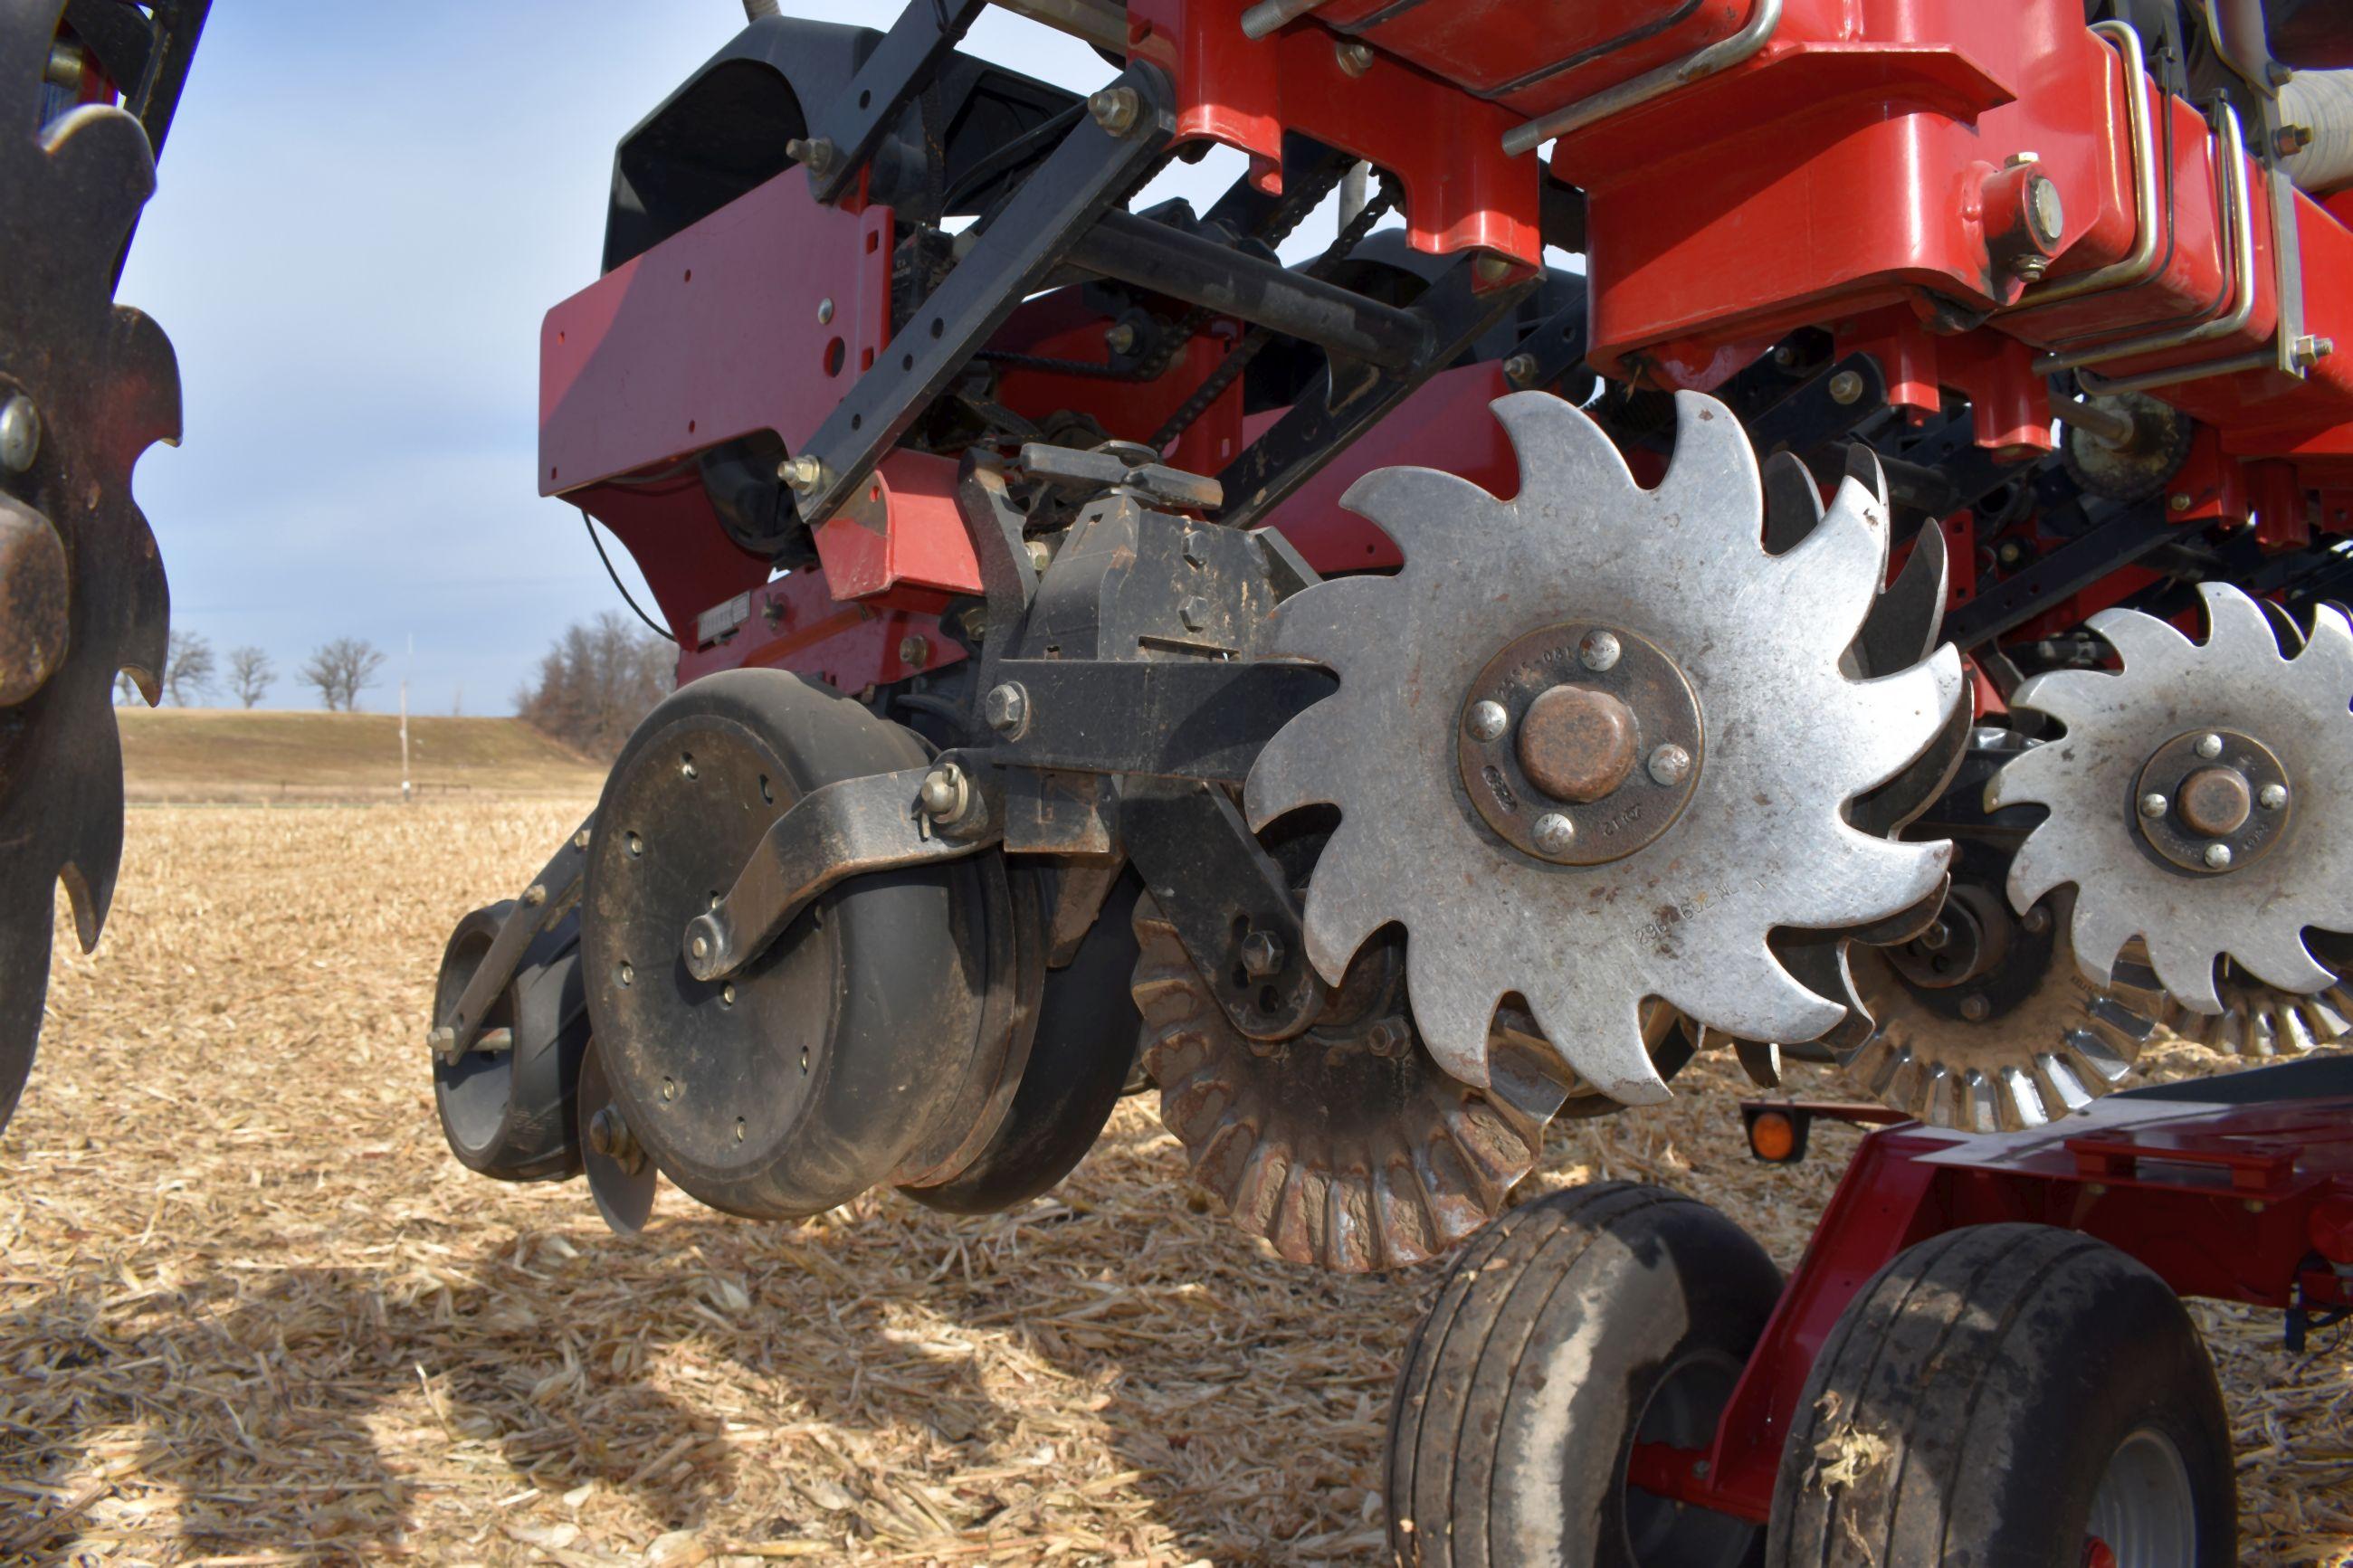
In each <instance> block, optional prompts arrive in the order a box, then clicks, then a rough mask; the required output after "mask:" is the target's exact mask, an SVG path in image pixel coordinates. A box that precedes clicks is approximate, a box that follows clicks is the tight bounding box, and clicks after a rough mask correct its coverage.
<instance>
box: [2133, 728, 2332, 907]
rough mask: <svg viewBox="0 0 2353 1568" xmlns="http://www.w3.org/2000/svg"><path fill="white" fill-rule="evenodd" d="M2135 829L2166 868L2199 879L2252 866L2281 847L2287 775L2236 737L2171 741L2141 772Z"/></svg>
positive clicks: (2205, 734)
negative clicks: (2181, 870)
mask: <svg viewBox="0 0 2353 1568" xmlns="http://www.w3.org/2000/svg"><path fill="white" fill-rule="evenodd" d="M2134 794H2135V795H2136V797H2137V804H2136V808H2135V811H2134V821H2135V823H2136V824H2137V826H2138V827H2139V829H2140V836H2141V837H2142V838H2143V839H2144V840H2145V841H2147V844H2148V846H2149V847H2150V848H2152V849H2155V850H2156V851H2157V852H2158V855H2160V856H2162V857H2163V858H2165V859H2166V860H2167V861H2168V862H2170V863H2171V864H2173V865H2175V866H2178V867H2179V868H2182V869H2183V870H2185V871H2193V872H2197V873H2199V874H2200V875H2201V876H2221V875H2227V874H2228V873H2230V872H2232V871H2235V870H2239V869H2242V868H2244V867H2246V866H2249V865H2252V864H2253V862H2254V861H2256V860H2258V859H2260V858H2263V856H2264V855H2265V854H2267V853H2268V852H2269V851H2270V850H2271V847H2272V846H2274V844H2276V843H2278V842H2279V840H2280V837H2281V836H2282V833H2283V831H2284V829H2285V828H2286V826H2287V825H2288V817H2289V813H2290V810H2291V806H2292V803H2293V795H2292V792H2291V791H2290V790H2289V788H2288V782H2287V770H2286V768H2285V767H2284V765H2283V764H2282V763H2281V762H2280V760H2279V758H2278V756H2277V755H2276V754H2275V753H2274V752H2273V751H2272V749H2271V748H2270V747H2269V746H2266V745H2265V744H2263V742H2261V741H2258V740H2256V739H2255V738H2254V737H2253V736H2252V735H2248V734H2244V733H2242V732H2241V731H2236V730H2191V731H2186V732H2184V733H2182V734H2179V735H2176V736H2175V737H2173V739H2171V740H2169V741H2168V742H2165V744H2163V745H2162V746H2159V747H2158V749H2157V750H2156V751H2155V752H2152V753H2150V755H2149V759H2148V761H2147V763H2143V764H2142V765H2141V770H2140V776H2139V780H2138V782H2137V786H2136V788H2135V791H2134Z"/></svg>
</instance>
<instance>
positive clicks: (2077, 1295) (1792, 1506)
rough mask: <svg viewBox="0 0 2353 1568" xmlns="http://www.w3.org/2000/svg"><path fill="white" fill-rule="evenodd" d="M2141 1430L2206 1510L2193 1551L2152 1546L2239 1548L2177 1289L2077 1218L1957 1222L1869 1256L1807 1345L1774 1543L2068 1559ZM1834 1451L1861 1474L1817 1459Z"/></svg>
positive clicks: (2217, 1407) (2223, 1456) (2227, 1475)
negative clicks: (1869, 1268) (2111, 1471)
mask: <svg viewBox="0 0 2353 1568" xmlns="http://www.w3.org/2000/svg"><path fill="white" fill-rule="evenodd" d="M2145 1430H2146V1431H2153V1432H2155V1433H2158V1434H2160V1435H2161V1436H2163V1437H2164V1438H2165V1439H2166V1440H2167V1441H2168V1442H2169V1443H2170V1444H2171V1445H2172V1446H2173V1448H2174V1450H2175V1452H2176V1453H2177V1454H2178V1456H2179V1459H2180V1461H2181V1466H2182V1472H2183V1473H2182V1478H2181V1479H2182V1481H2183V1483H2184V1485H2185V1487H2186V1489H2187V1495H2188V1498H2189V1505H2190V1507H2191V1508H2192V1509H2193V1510H2194V1514H2195V1524H2194V1529H2193V1531H2191V1532H2190V1538H2189V1539H2190V1542H2191V1544H2192V1545H2193V1547H2194V1551H2193V1552H2192V1554H2191V1555H2189V1556H2188V1557H2186V1558H2181V1559H2168V1558H2165V1557H2161V1556H2160V1557H2158V1558H2155V1559H2144V1561H2155V1562H2157V1563H2166V1562H2168V1561H2175V1562H2179V1563H2196V1564H2199V1565H2200V1568H2204V1565H2206V1564H2212V1565H2213V1568H2224V1565H2225V1564H2229V1563H2236V1562H2237V1561H2238V1500H2237V1490H2236V1485H2235V1482H2234V1479H2233V1477H2234V1471H2233V1468H2232V1454H2231V1428H2230V1423H2229V1420H2228V1418H2227V1417H2226V1415H2224V1413H2223V1408H2222V1394H2221V1389H2220V1388H2219V1387H2218V1386H2217V1385H2216V1384H2215V1380H2214V1367H2213V1363H2211V1361H2210V1360H2209V1359H2208V1358H2207V1355H2206V1348H2205V1346H2204V1345H2203V1344H2202V1343H2200V1341H2199V1338H2198V1331H2197V1329H2196V1327H2195V1326H2194V1325H2193V1324H2191V1322H2190V1321H2189V1313H2188V1312H2186V1311H2184V1310H2182V1306H2181V1302H2180V1300H2179V1299H2178V1298H2177V1297H2176V1296H2175V1295H2174V1293H2173V1292H2172V1290H2171V1289H2168V1287H2167V1286H2166V1284H2165V1282H2164V1281H2163V1280H2162V1279H2158V1277H2157V1276H2156V1275H2155V1274H2153V1273H2151V1272H2150V1271H2149V1270H2148V1269H2147V1268H2145V1267H2143V1266H2142V1265H2141V1264H2140V1263H2138V1262H2137V1261H2136V1260H2135V1259H2133V1258H2129V1257H2126V1255H2125V1254H2124V1253H2122V1252H2119V1251H2117V1250H2116V1248H2115V1247H2110V1246H2108V1245H2107V1244H2106V1243H2105V1242H2100V1241H2095V1240H2094V1239H2092V1238H2091V1237H2085V1236H2081V1235H2078V1234H2077V1233H2075V1232H2073V1231H2066V1230H2059V1229H2055V1228H2053V1227H2052V1226H2039V1225H1980V1226H1968V1227H1966V1228H1964V1229H1960V1230H1956V1231H1948V1232H1947V1233H1946V1234H1945V1235H1943V1236H1939V1237H1934V1238H1932V1239H1930V1240H1928V1241H1924V1242H1922V1243H1920V1245H1918V1246H1917V1247H1912V1248H1910V1249H1909V1250H1908V1251H1905V1252H1904V1253H1901V1254H1899V1255H1898V1256H1897V1257H1896V1258H1894V1259H1893V1260H1892V1261H1891V1262H1889V1263H1888V1265H1887V1266H1886V1267H1885V1268H1882V1269H1881V1270H1880V1271H1879V1272H1878V1273H1877V1274H1876V1275H1874V1276H1873V1278H1872V1279H1871V1281H1870V1282H1869V1283H1868V1284H1866V1285H1865V1286H1864V1287H1863V1288H1862V1291H1861V1292H1860V1293H1859V1294H1858V1295H1857V1296H1856V1297H1855V1299H1854V1300H1852V1302H1850V1303H1848V1305H1847V1310H1845V1312H1844V1313H1842V1314H1841V1316H1840V1318H1839V1321H1838V1324H1837V1326H1836V1327H1835V1328H1834V1329H1832V1330H1831V1336H1830V1338H1829V1340H1828V1341H1827V1342H1825V1343H1824V1344H1823V1346H1822V1349H1821V1352H1820V1355H1819V1356H1818V1357H1817V1358H1816V1359H1815V1362H1814V1367H1813V1371H1812V1373H1811V1374H1810V1375H1809V1376H1808V1378H1807V1379H1806V1386H1805V1391H1804V1393H1803V1394H1801V1395H1800V1397H1799V1405H1798V1411H1797V1415H1796V1417H1795V1418H1794V1419H1793V1421H1792V1422H1791V1424H1790V1432H1789V1437H1788V1446H1787V1447H1785V1448H1784V1449H1783V1451H1782V1458H1781V1470H1780V1476H1779V1479H1778V1482H1777V1484H1776V1485H1775V1488H1774V1492H1773V1522H1772V1526H1771V1529H1770V1531H1769V1533H1768V1537H1767V1562H1768V1563H1772V1564H1774V1565H1775V1568H1783V1565H1788V1568H1796V1565H1798V1564H1804V1565H1806V1568H1831V1565H1832V1564H1840V1565H1843V1564H1850V1563H1852V1564H1858V1565H1860V1564H1863V1563H1869V1564H1872V1565H1873V1568H1915V1565H1917V1568H1930V1565H1933V1564H1942V1565H1947V1568H2010V1565H2012V1564H2016V1565H2018V1568H2027V1565H2029V1564H2031V1565H2032V1568H2050V1565H2051V1564H2067V1565H2071V1568H2072V1565H2073V1564H2074V1563H2080V1562H2083V1561H2084V1546H2085V1521H2087V1519H2088V1518H2089V1517H2090V1514H2091V1509H2092V1502H2093V1498H2094V1493H2095V1492H2096V1491H2097V1489H2098V1488H2099V1485H2100V1481H2101V1479H2102V1477H2103V1475H2104V1474H2105V1472H2106V1470H2107V1468H2108V1465H2109V1462H2110V1460H2111V1458H2114V1457H2115V1456H2116V1454H2117V1452H2118V1451H2119V1449H2120V1448H2121V1447H2122V1446H2123V1445H2124V1443H2125V1441H2126V1438H2127V1437H2129V1436H2133V1435H2135V1434H2136V1433H2139V1432H2142V1431H2145ZM1841 1454H1842V1455H1843V1456H1844V1463H1843V1464H1842V1465H1841V1468H1843V1469H1847V1470H1852V1471H1853V1472H1854V1474H1853V1476H1852V1479H1847V1478H1846V1477H1844V1476H1840V1477H1837V1478H1834V1479H1831V1478H1825V1477H1824V1476H1823V1474H1822V1471H1823V1469H1824V1468H1826V1466H1828V1465H1830V1464H1832V1463H1836V1462H1838V1461H1839V1460H1840V1458H1841ZM2119 1556H2120V1558H2121V1559H2122V1561H2123V1562H2124V1563H2125V1564H2126V1568H2133V1564H2134V1563H2135V1559H2134V1557H2133V1556H2131V1555H2127V1554H2126V1553H2123V1552H2119Z"/></svg>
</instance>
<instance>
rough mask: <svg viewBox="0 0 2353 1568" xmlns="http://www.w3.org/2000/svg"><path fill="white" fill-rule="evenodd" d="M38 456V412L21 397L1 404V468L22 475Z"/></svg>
mask: <svg viewBox="0 0 2353 1568" xmlns="http://www.w3.org/2000/svg"><path fill="white" fill-rule="evenodd" d="M40 455H41V411H40V410H39V409H38V408H37V407H35V406H34V404H33V400H32V399H31V398H29V397H27V396H26V395H24V394H23V393H21V392H20V393H18V394H16V395H15V396H14V397H11V398H10V399H8V401H7V402H6V403H5V404H0V468H6V469H7V470H8V471H9V472H10V473H12V474H21V473H23V472H24V471H25V470H26V469H27V468H31V467H32V466H33V459H34V458H37V457H39V456H40Z"/></svg>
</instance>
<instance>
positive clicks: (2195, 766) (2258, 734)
mask: <svg viewBox="0 0 2353 1568" xmlns="http://www.w3.org/2000/svg"><path fill="white" fill-rule="evenodd" d="M2199 591H2200V595H2202V596H2203V598H2204V600H2205V604H2206V616H2207V621H2208V626H2209V631H2208V636H2207V639H2206V641H2205V642H2203V643H2193V642H2191V641H2190V640H2189V638H2188V637H2184V636H2182V635H2181V634H2180V633H2179V632H2178V631H2176V630H2175V629H2174V628H2173V627H2172V626H2168V625H2167V624H2166V623H2165V622H2163V621H2160V620H2158V619H2157V618H2156V617H2155V616H2147V615H2144V614H2142V613H2140V612H2139V611H2137V610H2122V609H2118V610H2108V611H2105V612H2103V613H2102V614H2100V615H2098V616H2094V617H2093V618H2092V620H2091V621H2090V622H2089V623H2088V624H2089V626H2090V627H2091V629H2092V630H2093V631H2094V632H2096V633H2098V634H2099V635H2100V636H2101V637H2104V638H2105V639H2106V640H2107V642H2108V643H2109V644H2110V646H2112V647H2114V648H2115V649H2116V653H2117V655H2118V657H2119V658H2120V659H2121V661H2122V668H2121V669H2119V670H2117V671H2116V672H2113V673H2112V672H2107V671H2097V670H2056V671H2052V672H2049V673H2045V674H2042V675H2037V676H2035V677H2033V678H2031V679H2029V680H2027V681H2026V682H2025V683H2023V684H2022V685H2021V686H2020V687H2019V689H2018V690H2017V691H2016V692H2015V693H2014V694H2013V695H2012V696H2011V699H2010V701H2011V704H2012V705H2013V706H2014V707H2021V708H2031V709H2035V710H2040V711H2042V712H2043V713H2046V714H2048V715H2049V716H2050V717H2051V718H2052V719H2055V720H2057V721H2059V722H2060V723H2061V724H2062V725H2063V726H2064V727H2065V732H2064V734H2063V735H2062V736H2061V738H2059V739H2058V740H2055V741H2052V742H2045V743H2044V744H2042V745H2040V746H2036V747H2033V748H2032V749H2031V750H2029V751H2026V752H2021V754H2020V755H2019V756H2017V757H2016V758H2014V759H2013V760H2011V761H2010V763H2007V764H2006V765H2005V766H2004V767H2003V768H2002V770H2001V772H2000V773H1999V774H1997V775H1996V776H1995V778H1994V780H1993V782H1992V784H1990V785H1989V786H1988V788H1987V791H1986V804H1987V807H1988V809H1989V810H1998V809H2000V808H2002V807H2004V806H2010V805H2042V806H2044V807H2047V808H2048V809H2049V811H2050V813H2051V815H2050V816H2049V818H2048V819H2047V820H2045V821H2044V822H2043V823H2042V826H2038V827H2036V828H2035V829H2034V831H2033V832H2032V833H2031V834H2030V835H2029V836H2028V837H2027V839H2026V842H2025V843H2024V845H2023V846H2021V847H2020V849H2019V852H2018V857H2017V858H2016V859H2015V860H2014V861H2012V862H2011V865H2010V902H2011V903H2012V905H2014V906H2015V907H2016V908H2018V909H2020V910H2025V909H2027V908H2029V907H2031V905H2032V904H2033V903H2034V902H2035V901H2036V900H2039V899H2041V898H2042V896H2043V895H2044V894H2045V893H2047V892H2049V891H2050V890H2051V889H2053V888H2056V887H2059V886H2061V885H2062V884H2066V883H2073V885H2074V887H2075V889H2076V894H2075V913H2074V931H2073V937H2074V945H2075V957H2076V961H2077V962H2078V963H2080V964H2081V965H2082V966H2083V969H2084V973H2085V974H2086V975H2088V976H2089V977H2090V978H2091V979H2092V980H2093V981H2094V982H2095V983H2096V984H2102V985H2105V984H2107V983H2108V980H2109V976H2110V974H2111V973H2112V971H2113V969H2114V966H2115V963H2116V955H2117V954H2118V952H2120V951H2121V950H2122V949H2123V948H2124V946H2125V944H2126V942H2129V941H2131V940H2132V939H2133V938H2134V937H2136V936H2138V937H2141V938H2142V939H2143V940H2144V941H2145V942H2146V944H2147V951H2148V955H2149V963H2150V966H2151V967H2152V968H2153V969H2154V970H2155V971H2156V974H2157V978H2158V983H2159V984H2162V985H2163V986H2164V988H2165V990H2166V991H2167V992H2168V993H2169V994H2171V995H2172V996H2173V997H2174V998H2175V999H2176V1000H2177V1001H2179V1003H2180V1004H2181V1005H2183V1006H2185V1007H2187V1008H2188V1009H2189V1010H2190V1011H2192V1012H2196V1013H2203V1014H2209V1015H2220V1014H2221V1013H2223V1012H2224V1011H2225V1005H2224V1001H2223V998H2222V996H2221V994H2220V992H2219V991H2218V989H2217V986H2216V968H2217V963H2218V961H2219V960H2221V959H2222V958H2224V957H2226V956H2227V957H2228V958H2229V959H2231V960H2232V963H2234V964H2235V965H2236V966H2237V967H2238V969H2239V970H2241V971H2242V972H2243V973H2245V974H2247V975H2250V976H2252V977H2253V978H2254V979H2256V980H2258V981H2261V982H2263V984H2268V985H2271V986H2274V987H2276V988H2278V989H2279V990H2282V991H2285V992H2290V993H2294V994H2304V995H2309V994H2315V993H2317V992H2321V991H2325V990H2327V989H2328V988H2329V987H2331V986H2333V985H2335V984H2337V975H2336V974H2334V973H2331V972H2330V970H2329V969H2328V968H2327V966H2325V965H2324V964H2322V963H2319V962H2317V961H2316V959H2315V958H2314V957H2313V955H2312V953H2311V952H2309V951H2308V950H2307V948H2306V944H2305V938H2304V933H2305V932H2306V930H2307V929H2309V928H2313V927H2318V928H2320V929H2322V930H2324V931H2335V932H2345V931H2353V710H2348V704H2353V626H2348V622H2347V620H2346V617H2345V616H2344V614H2343V613H2342V612H2341V611H2338V610H2337V609H2335V608H2332V607H2330V606H2327V605H2322V606H2320V607H2319V608H2317V609H2316V610H2315V611H2314V622H2313V626H2312V630H2311V634H2310V636H2309V637H2308V638H2307V639H2306V642H2305V644H2304V647H2303V648H2302V651H2300V652H2298V653H2296V654H2295V656H2294V657H2293V658H2290V657H2288V656H2287V655H2285V654H2284V653H2283V652H2282V649H2281V645H2280V641H2279V637H2278V635H2277V633H2276V631H2275V629H2274V625H2273V623H2272V620H2271V618H2270V616H2268V615H2267V614H2266V612H2265V611H2264V610H2263V608H2262V607H2261V605H2258V604H2257V602H2256V601H2255V600H2253V599H2251V598H2249V597H2248V596H2247V595H2245V594H2243V593H2242V592H2240V591H2239V590H2238V589H2236V588H2233V587H2230V586H2227V585H2225V584H2218V583H2209V584H2203V585H2202V586H2201V587H2200V590H2199Z"/></svg>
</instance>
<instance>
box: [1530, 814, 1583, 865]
mask: <svg viewBox="0 0 2353 1568" xmlns="http://www.w3.org/2000/svg"><path fill="white" fill-rule="evenodd" d="M1530 837H1533V838H1534V839H1535V846H1536V851H1537V853H1538V854H1542V855H1550V856H1555V857H1558V856H1562V855H1566V854H1567V853H1568V851H1569V849H1570V847H1572V846H1574V845H1575V844H1576V843H1577V824H1575V823H1574V822H1571V821H1570V820H1569V819H1568V818H1567V817H1566V816H1562V815H1561V814H1560V813H1558V812H1556V811H1547V812H1546V813H1545V814H1544V815H1543V816H1539V817H1537V818H1536V826H1535V832H1534V833H1533V834H1531V835H1530Z"/></svg>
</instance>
